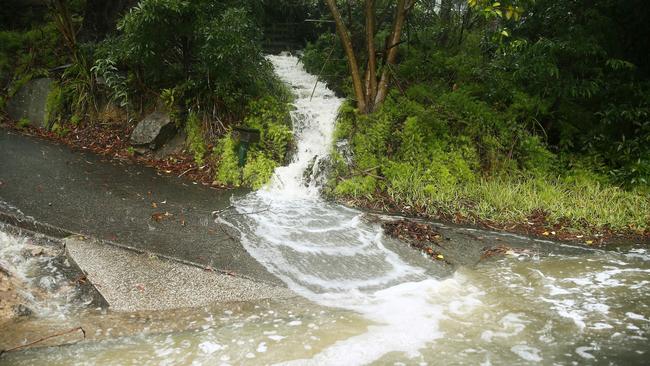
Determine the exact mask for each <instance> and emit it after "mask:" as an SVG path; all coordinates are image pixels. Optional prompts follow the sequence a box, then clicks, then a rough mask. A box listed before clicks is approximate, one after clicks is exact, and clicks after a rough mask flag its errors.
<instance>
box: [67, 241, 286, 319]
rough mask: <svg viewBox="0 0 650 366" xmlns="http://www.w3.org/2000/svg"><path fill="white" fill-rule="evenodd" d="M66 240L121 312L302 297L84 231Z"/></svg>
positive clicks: (73, 256) (111, 304) (74, 258)
mask: <svg viewBox="0 0 650 366" xmlns="http://www.w3.org/2000/svg"><path fill="white" fill-rule="evenodd" d="M64 242H65V245H66V252H67V254H68V257H69V258H70V260H72V261H74V262H76V264H77V265H78V266H79V267H80V268H81V269H82V271H83V272H84V273H85V274H86V277H87V279H88V280H89V281H90V282H91V283H92V284H93V285H94V286H95V287H96V288H97V290H98V291H99V292H100V293H101V294H102V295H103V296H104V298H105V299H106V301H107V302H108V304H109V307H110V309H112V310H115V311H139V310H165V309H175V308H185V307H197V306H205V305H208V304H211V303H215V302H231V301H251V300H261V299H283V298H290V297H295V296H296V294H294V293H293V292H291V291H290V290H288V289H286V288H284V287H279V286H275V285H271V284H266V283H262V282H257V281H253V280H250V279H247V278H243V277H240V276H238V275H237V274H232V275H231V274H224V273H221V272H219V271H215V270H210V269H202V268H198V267H195V266H191V265H186V264H183V263H180V262H176V261H172V260H168V259H164V258H159V257H156V256H155V255H151V254H147V253H137V252H135V251H130V250H126V249H122V248H119V247H115V246H113V245H110V244H104V243H102V242H99V241H96V240H90V239H86V238H83V237H80V236H74V237H69V238H67V239H64Z"/></svg>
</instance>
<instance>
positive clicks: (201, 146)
mask: <svg viewBox="0 0 650 366" xmlns="http://www.w3.org/2000/svg"><path fill="white" fill-rule="evenodd" d="M185 132H186V133H187V141H188V142H189V148H190V151H191V152H192V153H193V154H194V161H195V162H196V164H197V165H198V166H202V165H203V164H204V163H205V160H204V157H205V153H206V151H207V147H206V145H205V139H204V138H203V128H202V123H201V120H200V119H199V116H198V115H197V114H196V113H195V112H190V114H189V116H188V117H187V122H186V124H185Z"/></svg>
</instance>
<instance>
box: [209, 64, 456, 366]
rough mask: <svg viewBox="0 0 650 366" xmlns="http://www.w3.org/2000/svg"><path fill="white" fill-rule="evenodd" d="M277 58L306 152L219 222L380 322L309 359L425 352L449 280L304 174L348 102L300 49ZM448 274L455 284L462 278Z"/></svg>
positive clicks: (284, 273) (279, 267)
mask: <svg viewBox="0 0 650 366" xmlns="http://www.w3.org/2000/svg"><path fill="white" fill-rule="evenodd" d="M269 60H270V61H271V62H272V63H273V65H274V67H275V70H276V73H277V74H278V75H279V76H280V78H281V79H282V80H283V81H284V82H285V83H287V84H288V85H289V86H290V87H291V88H292V90H293V93H294V94H295V96H296V99H295V101H294V107H295V110H294V111H293V112H292V120H293V128H294V133H295V139H296V142H297V151H296V153H295V156H294V158H293V160H292V162H291V163H290V164H289V165H288V166H285V167H280V168H278V169H276V171H275V174H274V176H273V178H272V180H271V183H270V184H269V185H268V186H267V187H265V188H263V189H261V190H259V191H257V192H252V193H250V194H248V195H247V196H245V197H243V198H238V199H235V200H234V202H233V205H234V207H236V210H237V211H238V213H239V214H241V215H236V216H232V217H233V218H229V219H218V220H219V221H220V222H222V223H224V224H226V225H230V226H232V227H233V228H235V229H236V230H238V231H239V233H240V235H241V240H242V243H243V245H244V246H245V247H246V249H247V250H248V252H249V253H250V254H251V255H252V256H253V257H255V258H256V259H257V260H258V261H259V262H260V263H262V264H263V265H264V266H265V267H266V268H267V269H268V270H269V271H270V272H271V273H273V274H274V275H276V276H278V277H279V278H281V279H282V280H283V281H284V282H285V283H286V284H287V285H288V286H289V288H291V289H292V290H293V291H295V292H296V293H298V294H300V295H302V296H304V297H306V298H308V299H310V300H312V301H314V302H317V303H319V304H321V305H326V306H333V307H339V308H345V309H349V310H353V311H356V312H359V313H360V314H362V315H363V316H364V317H365V318H366V319H368V320H369V321H371V322H372V323H373V325H372V326H371V327H370V328H369V329H368V332H366V333H364V334H361V335H359V336H356V337H352V338H350V339H348V340H346V341H342V342H337V343H336V344H335V345H333V346H331V347H330V348H328V349H325V350H324V351H323V352H321V353H320V354H318V355H316V356H315V358H314V359H312V360H310V362H314V363H317V364H319V365H320V364H342V363H344V364H365V363H368V362H372V361H374V360H377V359H379V358H381V357H382V356H383V355H385V354H387V353H389V352H405V353H407V354H410V355H414V354H417V352H418V349H420V348H421V347H423V346H424V345H425V344H426V342H428V341H431V340H433V339H435V338H437V337H439V336H440V335H439V334H438V333H437V332H436V328H437V322H438V314H439V312H440V309H439V307H437V306H434V305H432V304H431V303H430V301H429V298H430V297H431V296H435V295H434V294H436V293H439V292H440V291H441V289H444V287H445V286H441V283H442V282H444V281H439V280H436V279H432V278H430V277H429V276H427V275H426V274H425V271H424V269H423V268H420V267H418V266H414V265H411V264H409V263H406V262H404V261H403V260H402V259H401V258H400V257H399V256H398V255H397V254H396V253H394V252H393V251H391V250H389V249H387V247H386V246H385V245H384V238H383V235H382V231H381V228H380V227H379V226H377V225H373V224H368V223H366V222H364V221H363V220H362V213H361V212H359V211H357V210H352V209H348V208H345V207H342V206H340V205H336V204H333V203H329V202H326V201H324V200H323V199H321V198H320V197H319V195H318V188H319V187H318V186H317V184H316V183H314V182H313V181H312V182H311V183H309V184H306V183H305V182H304V180H303V176H304V175H305V174H304V173H305V169H307V168H308V167H309V166H310V165H311V162H313V161H314V160H316V161H318V160H319V159H324V158H326V157H327V155H328V153H329V151H330V149H331V146H332V142H333V141H332V140H333V131H334V126H335V122H336V115H337V111H338V109H339V107H340V106H341V103H342V100H341V99H339V98H337V97H336V96H335V95H334V93H333V92H332V91H331V90H329V89H328V88H327V87H326V86H325V85H323V84H322V83H319V84H318V85H317V86H316V88H315V89H314V85H315V84H316V77H315V76H313V75H310V74H309V73H307V72H306V71H305V70H304V69H303V67H302V65H301V63H300V62H299V60H298V59H297V58H296V57H294V56H289V55H280V56H269ZM312 91H313V95H312ZM315 165H317V164H315ZM308 174H309V173H308ZM234 217H236V218H234ZM446 281H447V282H448V284H451V285H452V286H453V283H452V282H454V280H451V279H450V280H446ZM300 362H301V363H302V362H305V360H300Z"/></svg>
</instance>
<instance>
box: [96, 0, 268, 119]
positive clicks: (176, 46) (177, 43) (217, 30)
mask: <svg viewBox="0 0 650 366" xmlns="http://www.w3.org/2000/svg"><path fill="white" fill-rule="evenodd" d="M236 4H237V3H236V2H213V1H208V0H197V1H182V0H141V1H140V2H139V3H138V4H137V5H136V6H135V7H133V8H132V9H131V11H130V12H128V13H127V14H126V15H125V16H124V17H123V18H122V19H121V20H120V21H119V22H118V30H119V33H118V34H117V36H116V37H114V38H111V39H108V40H106V41H104V42H103V43H102V44H101V45H100V46H99V48H98V50H99V51H100V52H98V53H97V57H98V59H97V60H96V61H95V70H96V71H97V72H98V74H101V75H103V76H104V78H105V79H106V80H111V81H110V83H108V82H107V84H110V85H109V87H110V89H112V91H113V96H114V97H115V98H118V99H119V100H121V101H122V102H125V101H126V100H127V95H125V91H127V89H128V87H127V86H128V85H129V83H128V80H129V78H130V77H127V78H126V79H125V78H124V77H123V76H120V74H119V73H117V71H116V69H120V68H126V69H127V70H128V72H129V73H132V74H133V75H134V79H137V80H139V81H140V83H139V84H136V85H141V84H142V83H144V85H146V86H147V88H148V89H149V90H150V89H153V90H154V91H162V90H163V89H172V88H174V89H175V91H176V92H177V95H176V96H177V98H176V102H178V103H179V104H180V107H181V109H189V108H190V107H192V108H194V109H197V110H200V111H203V112H206V111H210V112H212V111H213V110H218V111H219V112H220V115H221V118H222V119H226V120H228V121H231V120H236V119H238V117H240V116H241V114H242V113H243V108H242V106H245V105H246V104H247V102H248V101H249V100H252V99H254V98H256V97H257V96H259V95H262V94H264V93H265V92H267V91H270V90H272V89H273V88H274V87H275V86H276V83H277V82H276V79H275V76H274V75H273V72H272V68H271V65H270V63H269V62H268V61H266V60H265V59H264V57H263V54H262V50H261V46H260V38H259V35H260V32H259V29H258V28H257V27H256V26H255V24H254V23H253V20H252V17H251V15H250V14H249V11H248V10H247V9H246V7H245V6H241V4H240V5H239V6H237V5H236ZM107 77H108V78H107ZM125 83H126V84H125ZM200 111H199V112H200Z"/></svg>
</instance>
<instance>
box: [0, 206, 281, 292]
mask: <svg viewBox="0 0 650 366" xmlns="http://www.w3.org/2000/svg"><path fill="white" fill-rule="evenodd" d="M0 222H4V223H7V224H9V225H12V226H15V227H18V228H20V229H23V230H27V231H30V232H33V233H39V234H43V235H46V236H50V237H53V238H57V239H64V238H66V237H69V236H76V237H81V238H83V239H84V240H88V239H91V240H96V241H97V242H99V243H102V244H108V245H112V246H114V247H117V248H120V249H123V250H128V251H131V252H135V253H138V254H153V255H155V256H156V257H159V258H163V259H166V260H169V261H173V262H177V263H181V264H184V265H187V266H193V267H197V268H200V269H210V270H214V271H215V272H218V273H221V274H224V275H229V276H235V277H240V278H244V279H247V280H249V281H253V282H257V283H262V284H265V285H269V286H275V287H286V285H285V286H279V285H278V284H277V283H273V282H270V281H264V280H260V279H258V278H254V277H250V276H247V275H243V274H241V273H233V272H231V271H227V270H224V269H221V268H212V267H209V268H208V267H206V266H205V265H203V264H201V263H197V262H193V261H189V260H186V259H181V258H176V257H173V256H169V255H166V254H162V253H158V252H155V251H148V250H144V249H141V248H137V247H134V246H130V245H126V244H122V243H118V242H114V241H112V240H105V239H99V238H95V237H92V236H89V235H84V234H81V233H77V232H74V231H70V230H67V229H64V228H61V227H58V226H54V225H50V224H46V223H42V222H39V221H37V220H35V219H33V218H31V217H25V216H23V217H19V216H16V215H14V214H10V213H6V212H3V211H0ZM66 255H67V252H66Z"/></svg>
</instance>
